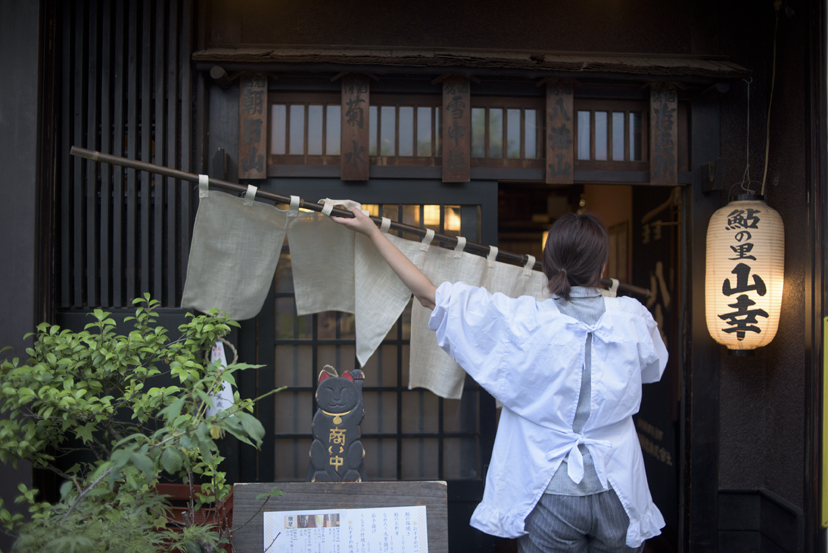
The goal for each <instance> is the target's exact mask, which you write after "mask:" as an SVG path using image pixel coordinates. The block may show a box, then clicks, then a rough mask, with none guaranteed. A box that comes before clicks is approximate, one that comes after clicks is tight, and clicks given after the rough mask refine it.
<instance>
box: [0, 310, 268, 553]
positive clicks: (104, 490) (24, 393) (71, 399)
mask: <svg viewBox="0 0 828 553" xmlns="http://www.w3.org/2000/svg"><path fill="white" fill-rule="evenodd" d="M135 304H136V307H137V309H136V314H135V317H129V318H127V320H128V321H129V320H133V321H134V330H132V331H130V332H129V333H128V334H126V335H121V334H117V333H116V331H115V327H116V323H115V322H114V321H113V320H112V319H111V318H110V313H107V312H105V311H102V310H100V309H96V310H95V311H94V313H93V314H92V316H93V317H94V321H93V322H91V323H89V324H88V325H86V328H85V330H84V331H82V332H78V333H76V332H72V331H69V330H61V329H60V328H59V327H57V326H53V325H49V324H46V323H43V324H41V325H39V326H38V327H37V332H36V333H35V334H34V343H33V345H32V347H31V348H29V349H27V350H26V353H27V354H28V356H29V358H28V359H27V360H26V361H25V362H24V363H21V362H20V360H19V359H17V358H15V359H12V360H7V361H4V362H3V363H2V364H0V411H2V413H3V414H4V417H5V418H4V419H3V420H0V460H2V461H3V462H4V463H12V464H15V465H16V463H17V461H18V460H19V459H25V460H28V461H30V462H31V463H32V465H33V466H34V467H36V468H42V469H46V470H50V471H52V472H54V473H56V474H57V475H58V476H59V477H60V478H62V479H63V480H64V483H63V485H62V486H61V488H60V494H61V499H60V501H58V502H57V503H55V504H50V503H46V502H40V501H38V500H37V497H36V491H35V490H28V489H26V488H25V486H22V485H21V487H20V492H21V494H20V496H19V497H18V498H17V500H16V501H18V502H25V503H27V504H28V505H29V513H30V520H29V521H25V522H24V520H23V517H22V516H21V515H19V514H17V515H12V514H11V513H9V511H8V510H6V509H0V525H2V527H3V529H4V530H5V531H6V532H8V533H14V534H19V536H20V537H19V538H18V540H17V541H16V542H15V546H14V551H20V552H23V553H29V552H34V551H55V552H60V551H67V552H69V551H84V552H88V551H136V552H138V551H141V552H147V551H165V552H166V551H170V550H171V548H175V547H177V548H178V549H179V550H180V551H185V552H188V553H190V552H204V551H206V552H210V551H214V550H216V548H217V547H218V546H219V545H220V544H223V543H228V542H230V541H231V540H230V538H231V536H230V535H229V530H228V529H227V528H226V525H225V526H224V528H222V526H223V525H221V524H218V525H214V526H203V525H198V524H195V522H194V520H195V516H194V514H195V513H196V512H197V511H199V510H200V509H201V508H202V507H203V506H204V505H207V504H212V505H217V506H219V507H220V506H221V505H222V502H223V501H224V500H225V499H226V498H227V496H228V494H229V493H230V486H229V485H228V483H227V482H226V478H225V474H224V472H222V471H221V470H219V466H220V464H221V461H222V460H223V458H222V457H221V456H220V455H219V450H218V447H217V445H216V441H215V440H216V439H217V438H218V437H219V436H220V435H222V434H223V433H224V432H227V433H229V434H231V435H233V436H235V437H236V438H238V439H239V440H241V441H242V442H245V443H247V444H250V445H253V446H255V447H260V446H261V441H262V437H263V436H264V428H263V427H262V425H261V423H260V422H259V421H258V420H257V419H256V417H254V416H253V415H252V414H251V413H252V411H253V408H254V400H250V399H241V398H240V397H239V395H238V392H236V393H235V403H234V405H233V406H232V407H230V408H229V409H226V410H224V411H221V412H219V413H217V414H214V415H212V416H208V408H212V407H214V405H213V400H212V396H213V395H214V394H217V393H218V391H219V390H221V388H222V387H223V386H225V385H233V384H235V377H234V374H235V373H237V372H238V371H241V370H245V369H249V368H255V367H256V366H253V365H247V364H244V363H238V364H234V365H230V366H228V367H226V368H224V367H222V366H220V365H219V364H215V363H209V362H207V361H205V352H206V351H208V350H209V348H210V347H211V346H212V344H213V343H214V342H215V340H216V339H217V338H219V337H220V336H223V335H225V334H227V333H228V332H229V331H230V327H231V326H238V323H235V322H234V321H230V320H228V319H227V318H226V317H224V315H223V313H219V312H216V311H211V312H210V313H209V314H206V315H199V316H192V315H188V316H189V317H190V320H189V321H188V322H187V323H186V324H184V325H182V326H180V327H179V331H180V332H181V336H180V337H179V338H177V339H175V340H170V339H169V337H168V336H167V331H166V330H165V329H164V328H163V327H161V326H155V323H156V322H157V316H158V315H157V313H156V311H155V309H157V307H158V302H157V301H155V300H152V299H150V297H149V295H146V296H145V297H144V298H142V299H139V300H136V302H135ZM165 383H166V384H167V385H164V384H165ZM277 391H279V390H273V392H270V393H274V392H277ZM268 395H269V394H268ZM259 399H261V398H259ZM79 453H83V454H85V455H86V456H87V457H88V459H87V460H82V461H79V462H76V463H74V465H73V466H71V467H65V464H66V463H65V462H63V459H64V457H65V456H66V455H71V454H74V455H75V456H77V455H78V454H79ZM165 473H166V476H167V477H169V478H175V479H181V480H183V481H184V482H186V483H189V484H190V490H191V494H190V501H189V502H188V508H187V513H185V515H184V517H183V518H184V522H183V523H182V522H176V521H175V520H174V519H173V518H172V517H171V515H170V511H169V506H168V504H167V503H166V502H165V500H164V499H163V498H161V497H159V496H158V494H157V493H155V486H156V484H158V483H159V480H160V479H161V478H162V476H164V475H165ZM196 481H199V482H200V483H201V485H200V486H199V487H196V486H194V485H193V484H194V483H195V482H196ZM0 507H2V504H0ZM218 511H219V512H221V509H219V510H218ZM113 540H117V542H113Z"/></svg>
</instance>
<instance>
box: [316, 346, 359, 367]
mask: <svg viewBox="0 0 828 553" xmlns="http://www.w3.org/2000/svg"><path fill="white" fill-rule="evenodd" d="M320 339H321V337H320ZM318 352H319V365H318V366H319V367H324V366H325V365H331V366H332V367H335V368H336V372H338V373H339V374H342V373H343V372H345V371H352V370H354V368H355V367H354V356H355V355H356V350H355V348H354V346H319V348H318ZM316 374H317V375H319V371H317V372H316Z"/></svg>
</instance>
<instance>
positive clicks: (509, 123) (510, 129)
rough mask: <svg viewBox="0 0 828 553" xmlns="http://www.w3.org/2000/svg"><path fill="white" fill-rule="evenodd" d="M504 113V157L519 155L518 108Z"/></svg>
mask: <svg viewBox="0 0 828 553" xmlns="http://www.w3.org/2000/svg"><path fill="white" fill-rule="evenodd" d="M506 113H507V116H506V157H520V110H519V109H510V110H507V112H506Z"/></svg>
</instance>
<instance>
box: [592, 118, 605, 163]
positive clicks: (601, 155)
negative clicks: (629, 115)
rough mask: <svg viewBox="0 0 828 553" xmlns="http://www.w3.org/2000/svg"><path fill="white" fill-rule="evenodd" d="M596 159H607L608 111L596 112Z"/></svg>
mask: <svg viewBox="0 0 828 553" xmlns="http://www.w3.org/2000/svg"><path fill="white" fill-rule="evenodd" d="M595 159H601V160H606V159H607V112H606V111H596V112H595Z"/></svg>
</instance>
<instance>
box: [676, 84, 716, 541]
mask: <svg viewBox="0 0 828 553" xmlns="http://www.w3.org/2000/svg"><path fill="white" fill-rule="evenodd" d="M691 120H692V121H693V137H692V153H691V159H692V160H693V167H692V168H693V184H692V187H690V188H685V189H684V192H685V194H684V201H683V213H682V217H683V219H684V220H685V221H688V222H689V224H686V225H683V235H682V248H681V250H682V274H683V275H684V277H683V278H686V279H687V282H686V283H685V284H684V285H683V286H682V289H683V290H684V291H685V293H686V294H687V296H686V297H683V298H682V300H683V301H682V302H681V303H682V305H683V306H684V307H683V313H682V329H681V335H683V336H685V339H684V340H683V341H682V342H681V347H682V351H681V352H680V357H681V359H682V361H683V368H684V375H683V379H684V385H683V387H682V398H681V402H682V411H683V416H682V419H681V426H682V432H681V435H682V439H683V443H682V444H681V448H680V449H681V450H682V451H683V452H684V457H683V459H682V474H681V479H682V485H681V487H680V490H679V506H680V507H679V508H680V509H681V512H680V515H679V516H680V518H679V534H680V535H682V536H683V539H684V551H692V552H694V553H696V552H700V553H701V552H707V551H717V549H718V516H719V508H718V501H719V493H718V492H719V358H720V348H719V346H718V344H716V342H714V341H713V338H712V337H711V336H710V333H709V332H708V331H707V323H706V320H705V314H704V308H705V300H704V278H705V255H704V252H705V250H706V247H707V223H708V221H709V220H710V217H711V216H712V215H713V212H715V211H716V210H717V209H718V208H719V207H720V205H719V204H720V200H719V194H718V193H717V192H713V193H709V192H704V190H703V178H702V165H704V164H705V163H707V162H709V161H712V160H715V159H716V158H717V157H718V155H719V104H718V100H715V99H696V100H694V101H693V104H692V106H691Z"/></svg>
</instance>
